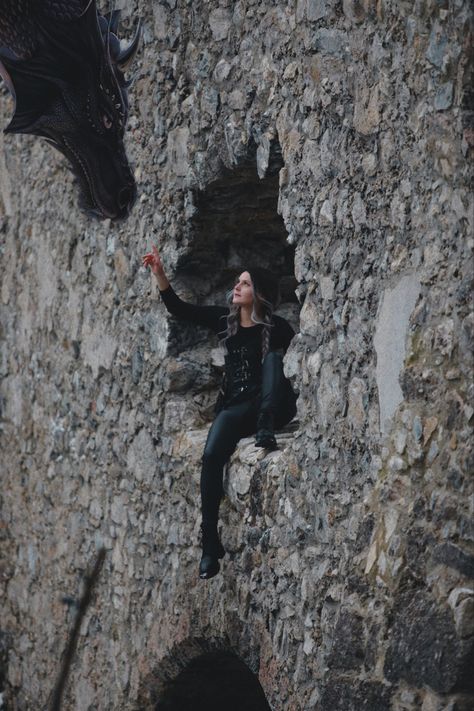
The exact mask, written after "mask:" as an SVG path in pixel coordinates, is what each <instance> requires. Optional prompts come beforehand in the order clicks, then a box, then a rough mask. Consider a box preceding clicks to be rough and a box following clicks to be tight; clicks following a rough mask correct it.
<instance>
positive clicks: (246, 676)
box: [155, 651, 270, 711]
mask: <svg viewBox="0 0 474 711" xmlns="http://www.w3.org/2000/svg"><path fill="white" fill-rule="evenodd" d="M198 708H199V709H206V711H222V710H223V709H225V710H226V711H243V709H245V711H270V706H269V705H268V703H267V700H266V698H265V694H264V692H263V689H262V687H261V686H260V683H259V681H258V679H257V677H256V676H255V674H253V673H252V672H251V671H250V669H249V668H248V667H247V665H246V664H244V662H242V661H241V660H240V659H239V658H238V657H237V656H236V655H235V654H233V653H232V652H226V651H222V652H208V653H206V654H202V655H201V656H199V657H196V658H195V659H193V660H192V661H190V662H189V664H188V665H187V666H186V667H185V668H184V669H183V670H182V671H181V672H180V673H179V674H178V675H177V676H176V677H175V678H174V679H173V680H171V681H170V682H169V683H168V684H167V686H166V688H165V690H164V692H163V694H162V696H161V698H160V700H159V701H158V704H157V705H156V707H155V711H195V710H196V709H198Z"/></svg>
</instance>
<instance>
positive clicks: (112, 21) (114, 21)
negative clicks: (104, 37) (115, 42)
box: [104, 10, 120, 35]
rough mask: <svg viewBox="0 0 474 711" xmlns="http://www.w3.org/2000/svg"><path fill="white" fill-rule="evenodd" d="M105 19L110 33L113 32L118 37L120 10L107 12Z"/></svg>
mask: <svg viewBox="0 0 474 711" xmlns="http://www.w3.org/2000/svg"><path fill="white" fill-rule="evenodd" d="M104 17H105V19H106V20H107V25H108V29H109V31H110V32H113V33H114V35H116V34H117V30H118V26H119V21H120V10H112V12H106V13H105V14H104Z"/></svg>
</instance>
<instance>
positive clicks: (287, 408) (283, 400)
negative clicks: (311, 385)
mask: <svg viewBox="0 0 474 711" xmlns="http://www.w3.org/2000/svg"><path fill="white" fill-rule="evenodd" d="M263 410H266V411H271V412H273V414H274V418H275V429H279V428H281V427H284V426H285V425H286V424H287V423H288V422H290V420H292V419H293V417H294V416H295V414H296V398H295V396H294V393H293V391H292V390H291V386H290V384H289V382H288V380H286V378H285V376H284V373H283V362H282V358H281V356H280V355H279V354H278V353H275V352H271V353H268V355H267V356H266V357H265V360H264V361H263V364H262V387H261V396H260V398H256V399H253V400H248V401H244V402H240V403H238V404H235V405H231V406H229V407H225V408H224V409H223V410H221V411H220V412H219V414H218V415H217V417H216V419H215V420H214V422H213V423H212V425H211V429H210V430H209V434H208V436H207V442H206V446H205V449H204V454H203V457H202V472H201V504H202V519H203V523H205V524H208V525H210V526H212V525H216V524H217V518H218V513H219V503H220V500H221V498H222V493H223V491H222V478H223V471H224V465H225V464H226V462H227V461H228V460H229V458H230V456H231V454H232V453H233V451H234V450H235V447H236V445H237V442H238V441H239V440H240V439H242V437H248V436H250V435H252V434H254V433H255V432H256V429H257V417H258V414H259V412H261V411H263Z"/></svg>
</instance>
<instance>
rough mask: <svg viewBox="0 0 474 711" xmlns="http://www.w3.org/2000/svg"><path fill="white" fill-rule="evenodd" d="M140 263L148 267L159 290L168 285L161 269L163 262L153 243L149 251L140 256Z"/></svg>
mask: <svg viewBox="0 0 474 711" xmlns="http://www.w3.org/2000/svg"><path fill="white" fill-rule="evenodd" d="M142 264H143V266H144V267H150V269H151V271H152V272H153V274H154V275H155V276H156V278H157V281H158V287H159V288H160V290H161V291H164V290H165V289H166V288H167V287H168V286H169V281H168V279H167V277H166V274H165V270H164V269H163V263H162V261H161V258H160V255H159V253H158V248H157V247H156V246H155V245H153V246H152V248H151V252H148V254H145V255H144V256H143V257H142Z"/></svg>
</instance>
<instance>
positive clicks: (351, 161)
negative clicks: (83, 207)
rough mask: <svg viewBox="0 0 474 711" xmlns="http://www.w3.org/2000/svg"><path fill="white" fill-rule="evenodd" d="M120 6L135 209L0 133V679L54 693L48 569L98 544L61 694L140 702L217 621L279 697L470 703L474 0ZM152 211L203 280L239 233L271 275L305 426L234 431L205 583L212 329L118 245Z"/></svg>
mask: <svg viewBox="0 0 474 711" xmlns="http://www.w3.org/2000/svg"><path fill="white" fill-rule="evenodd" d="M115 5H116V7H118V8H122V10H123V19H124V28H125V29H124V32H126V30H127V28H128V29H129V31H131V29H132V27H133V24H134V18H136V17H137V16H141V17H142V18H143V20H144V36H143V47H142V51H141V54H140V55H139V61H138V64H137V66H138V69H137V70H136V75H135V84H134V88H133V89H132V91H131V94H132V96H131V118H130V122H129V127H128V130H127V136H126V143H127V146H128V152H129V155H130V157H131V159H132V162H133V164H134V166H135V175H136V179H137V182H138V184H139V190H140V198H139V202H138V204H137V206H136V207H135V209H134V212H133V214H132V216H131V218H130V219H129V220H128V221H127V222H126V223H123V224H118V225H112V224H108V223H107V222H102V223H93V222H90V221H89V220H88V219H87V218H86V217H84V216H83V215H82V214H81V213H80V212H79V209H78V207H77V205H76V202H75V190H74V187H73V184H72V177H71V176H70V174H69V171H68V169H67V167H66V166H65V165H64V162H63V161H62V159H61V158H60V157H58V155H57V154H55V153H54V152H53V151H52V149H51V148H50V147H48V146H47V145H45V144H44V143H42V142H41V141H39V140H35V139H34V138H31V137H18V136H16V137H5V138H1V137H0V141H1V143H0V235H1V252H0V259H1V265H0V269H1V297H0V314H1V317H0V329H1V330H0V338H1V360H0V377H1V381H0V382H1V395H0V397H1V400H0V404H1V415H0V417H1V452H2V454H1V463H0V466H1V472H2V488H1V496H2V516H3V518H2V527H1V536H2V548H1V550H2V559H1V560H2V562H1V590H2V615H1V638H0V650H1V652H0V655H1V659H2V663H1V665H0V667H1V670H2V671H1V674H0V679H2V683H3V684H4V697H3V698H4V700H6V702H7V703H8V704H9V706H8V707H9V708H11V709H15V710H17V711H26V710H31V709H37V708H40V707H41V705H42V704H44V703H45V702H46V700H47V697H48V694H49V692H50V690H51V688H52V686H53V683H54V678H55V675H56V673H57V670H58V667H59V663H60V657H61V652H62V650H63V648H64V645H65V642H66V638H67V634H68V631H69V629H70V627H71V623H72V620H73V617H74V609H73V608H71V607H68V606H66V605H64V604H63V603H62V601H61V599H62V597H64V596H70V597H73V598H74V597H77V596H79V594H80V591H81V581H82V580H83V576H84V573H85V571H86V569H87V568H88V566H89V565H90V563H91V561H92V560H93V558H94V556H95V554H96V551H97V549H98V548H99V547H100V546H102V545H104V546H105V547H106V549H107V557H106V561H105V565H104V569H103V571H102V575H101V578H100V580H99V583H98V586H97V589H96V592H95V597H94V602H93V604H92V605H91V607H90V608H89V610H88V614H87V617H86V619H85V620H84V623H83V626H82V629H81V636H80V641H79V646H78V650H77V654H76V657H75V660H74V665H73V670H72V674H71V676H70V679H69V684H68V689H67V695H66V698H65V701H64V709H65V710H70V711H72V710H74V711H92V710H96V709H100V711H116V710H117V709H122V710H123V711H125V710H130V711H132V710H136V709H143V710H148V709H150V710H151V709H153V708H154V707H155V706H156V703H157V702H158V700H159V699H160V695H161V694H162V692H163V689H164V687H165V686H166V681H167V679H171V678H172V677H173V675H176V674H177V673H178V672H179V671H180V670H181V669H183V668H185V667H186V665H187V664H188V663H189V662H190V661H191V660H192V659H193V658H195V657H196V656H198V655H199V654H201V653H202V651H203V650H214V651H215V652H217V653H218V652H219V650H228V651H229V650H230V651H232V652H233V653H234V654H236V655H237V656H238V657H239V659H240V660H242V661H243V662H244V663H245V664H246V665H247V666H248V667H249V668H250V669H251V670H252V671H253V672H254V673H256V674H257V675H258V678H259V680H260V683H261V685H262V687H263V690H264V692H265V695H266V698H267V700H268V703H269V704H270V706H271V708H272V709H274V711H287V710H289V711H310V710H313V709H314V711H359V710H360V709H362V708H363V709H368V710H370V711H386V710H387V709H392V711H413V710H415V709H421V710H422V711H448V709H449V710H450V711H455V710H456V711H467V709H468V708H472V705H471V704H472V703H473V695H474V688H473V680H474V675H473V674H472V669H473V665H474V659H473V640H474V581H473V577H474V526H473V497H472V473H473V454H472V449H470V447H469V434H470V426H471V425H472V421H473V414H474V405H473V388H474V386H473V379H472V366H473V362H472V352H473V339H474V315H473V313H472V302H471V293H472V292H471V288H472V274H473V269H472V249H473V246H474V240H473V230H472V227H473V225H472V221H473V209H472V201H471V200H472V196H471V195H470V194H469V178H470V176H471V175H472V173H470V167H469V165H470V164H469V160H470V159H472V151H473V144H474V131H473V106H472V54H471V53H472V49H471V48H472V14H471V12H472V11H471V4H470V2H469V0H451V1H449V2H448V0H410V1H405V0H399V1H398V2H394V1H393V0H357V1H354V2H349V0H342V2H341V1H338V0H297V1H294V0H293V1H292V2H281V1H278V0H274V1H272V0H268V1H267V2H256V1H253V0H238V1H237V2H230V0H220V1H218V0H211V1H209V2H202V1H194V2H191V1H190V0H159V1H158V0H155V1H154V2H153V3H152V2H146V1H145V0H117V1H116V2H115ZM11 111H12V104H11V100H10V99H9V98H8V96H7V94H6V92H5V91H3V92H2V95H1V123H2V125H3V126H5V125H6V122H7V120H8V117H9V115H10V114H11ZM153 241H155V242H157V243H158V244H159V246H160V248H161V251H162V254H163V258H164V262H165V265H166V268H167V270H168V272H169V273H170V275H171V276H172V281H173V284H174V285H175V287H176V289H177V291H178V292H179V293H180V294H181V295H182V296H183V297H184V298H188V299H193V300H195V301H199V302H201V303H213V302H214V301H216V300H218V301H220V302H221V303H222V298H223V295H224V292H225V289H226V288H227V287H228V286H229V283H228V281H226V280H228V278H232V275H235V272H236V271H238V269H239V266H240V265H241V264H242V263H243V262H244V261H247V263H248V259H249V258H252V261H254V262H255V261H258V262H259V263H261V264H263V265H264V266H265V265H267V266H268V265H270V266H274V267H275V268H278V269H279V270H281V273H282V274H283V276H284V277H285V279H286V280H287V283H288V284H289V286H290V287H291V288H289V289H288V294H289V295H288V298H287V299H286V302H285V304H284V307H283V308H284V313H285V314H286V315H287V316H288V317H290V318H292V319H293V323H294V325H295V328H296V331H297V335H296V337H295V338H294V340H293V343H292V346H291V349H290V351H289V353H288V354H287V357H286V363H285V368H286V372H287V374H288V376H290V377H291V378H292V379H293V380H294V383H295V387H296V388H297V389H298V391H299V400H298V420H297V424H296V425H295V426H294V427H293V431H287V432H285V433H283V434H282V435H280V436H279V443H280V448H279V450H278V451H277V452H274V453H271V454H268V455H267V456H264V457H262V454H261V453H260V454H259V453H258V452H257V450H255V449H254V448H253V445H252V442H251V441H250V440H244V441H243V442H242V443H241V445H240V446H239V448H238V450H237V452H236V454H235V455H234V457H233V460H232V463H231V466H230V467H229V470H228V472H227V484H226V489H227V498H226V499H225V501H224V503H223V507H222V518H223V542H224V545H225V547H226V549H227V551H228V554H227V556H226V558H225V559H224V564H223V570H222V573H221V574H220V575H218V576H217V577H216V578H214V579H213V580H212V581H209V583H203V581H200V580H198V578H197V573H196V570H197V564H198V560H199V547H198V525H199V511H198V504H197V501H198V481H199V459H200V455H201V450H202V447H203V443H204V440H205V436H206V432H207V428H208V426H209V422H210V418H211V411H212V402H213V400H214V399H215V396H216V389H217V385H216V384H217V382H218V380H219V373H220V370H219V369H220V363H221V356H222V354H221V353H220V351H219V349H218V344H217V342H214V341H212V339H210V338H209V336H208V335H206V334H205V333H204V332H198V331H197V330H196V329H188V328H187V327H183V326H181V325H180V326H177V324H176V323H174V322H173V321H172V319H169V318H168V316H167V314H166V313H165V310H164V307H163V305H162V304H161V303H160V299H159V296H158V294H157V292H156V289H155V287H154V285H153V283H152V281H151V279H150V275H149V274H148V273H146V272H145V271H144V270H143V269H142V268H141V266H140V264H141V259H140V257H141V255H142V254H143V253H144V252H145V250H146V249H148V247H149V246H150V245H151V243H152V242H153ZM292 279H293V282H292V281H291V280H292ZM292 284H293V285H292ZM295 287H296V294H297V297H298V302H299V303H297V302H296V301H295V299H294V295H293V291H294V289H295Z"/></svg>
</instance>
